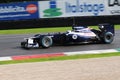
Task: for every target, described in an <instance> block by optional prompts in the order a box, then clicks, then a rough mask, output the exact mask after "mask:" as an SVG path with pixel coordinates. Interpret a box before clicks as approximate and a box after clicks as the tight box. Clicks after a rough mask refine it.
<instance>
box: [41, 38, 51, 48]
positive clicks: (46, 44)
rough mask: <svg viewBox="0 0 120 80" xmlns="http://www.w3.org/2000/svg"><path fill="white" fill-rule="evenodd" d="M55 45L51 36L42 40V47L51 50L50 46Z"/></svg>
mask: <svg viewBox="0 0 120 80" xmlns="http://www.w3.org/2000/svg"><path fill="white" fill-rule="evenodd" d="M52 44H53V40H52V38H51V37H49V36H43V37H42V38H41V39H40V45H41V46H42V47H43V48H49V47H50V46H52Z"/></svg>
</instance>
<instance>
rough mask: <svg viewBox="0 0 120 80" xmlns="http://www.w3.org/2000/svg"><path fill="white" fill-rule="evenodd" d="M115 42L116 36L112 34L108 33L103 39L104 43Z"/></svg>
mask: <svg viewBox="0 0 120 80" xmlns="http://www.w3.org/2000/svg"><path fill="white" fill-rule="evenodd" d="M113 40H114V35H113V33H111V32H106V33H105V34H104V37H103V42H104V43H106V44H110V43H112V42H113Z"/></svg>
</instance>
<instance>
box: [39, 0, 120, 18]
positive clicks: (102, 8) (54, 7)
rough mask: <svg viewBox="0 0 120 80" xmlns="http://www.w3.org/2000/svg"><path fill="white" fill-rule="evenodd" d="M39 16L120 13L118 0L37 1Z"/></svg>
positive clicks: (53, 16) (119, 1) (54, 16)
mask: <svg viewBox="0 0 120 80" xmlns="http://www.w3.org/2000/svg"><path fill="white" fill-rule="evenodd" d="M39 8H40V10H39V13H40V18H56V17H72V16H106V15H120V0H97V1H96V0H92V1H91V0H50V1H39Z"/></svg>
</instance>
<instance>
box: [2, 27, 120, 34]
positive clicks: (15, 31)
mask: <svg viewBox="0 0 120 80" xmlns="http://www.w3.org/2000/svg"><path fill="white" fill-rule="evenodd" d="M92 28H95V29H97V28H98V27H97V26H92ZM71 29H72V28H71V27H58V28H57V27H56V28H32V29H13V30H0V34H36V33H50V32H65V31H67V30H71ZM115 29H116V30H120V25H115Z"/></svg>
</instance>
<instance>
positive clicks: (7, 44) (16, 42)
mask: <svg viewBox="0 0 120 80" xmlns="http://www.w3.org/2000/svg"><path fill="white" fill-rule="evenodd" d="M33 35H34V34H22V35H21V34H19V35H0V57H4V56H14V55H34V54H45V53H48V54H50V53H59V52H74V51H89V50H102V49H116V48H120V42H119V41H120V31H118V30H117V31H115V38H114V41H113V42H112V43H111V44H79V45H69V46H61V45H56V46H52V47H50V48H48V49H42V48H39V49H30V50H25V49H22V48H21V47H20V42H21V41H23V39H24V38H26V37H32V36H33Z"/></svg>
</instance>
